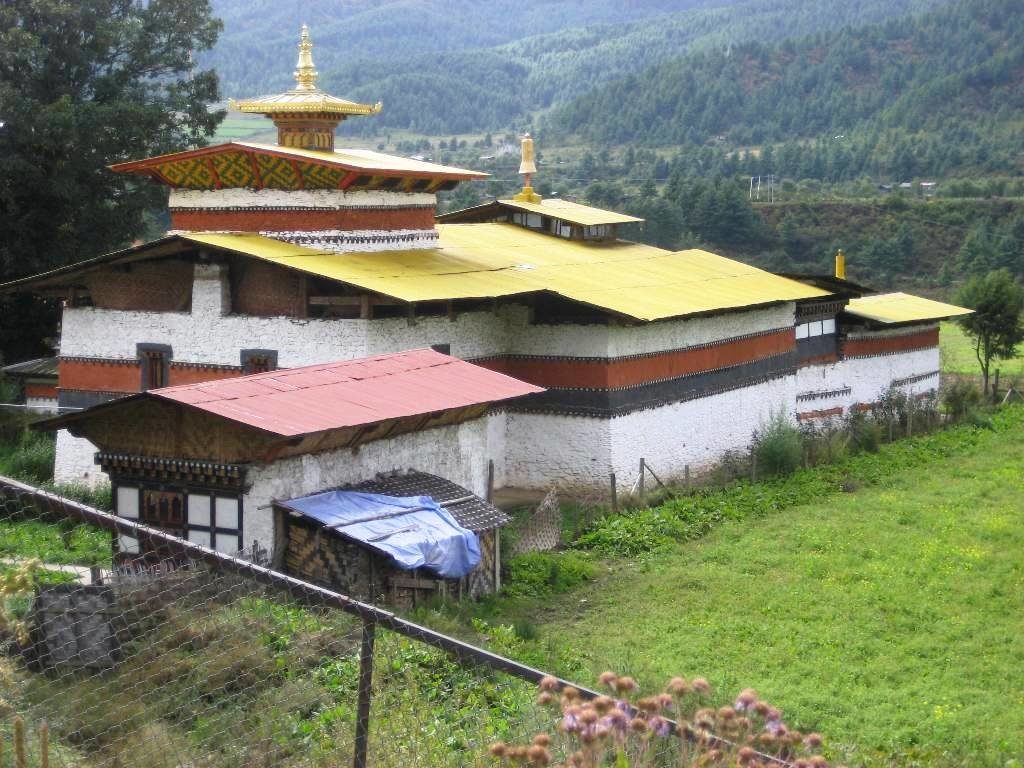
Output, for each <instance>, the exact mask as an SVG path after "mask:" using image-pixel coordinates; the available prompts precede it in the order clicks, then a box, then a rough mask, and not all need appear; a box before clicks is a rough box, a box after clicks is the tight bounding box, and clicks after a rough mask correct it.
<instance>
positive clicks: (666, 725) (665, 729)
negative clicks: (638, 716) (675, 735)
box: [649, 715, 672, 738]
mask: <svg viewBox="0 0 1024 768" xmlns="http://www.w3.org/2000/svg"><path fill="white" fill-rule="evenodd" d="M649 725H650V726H651V730H652V731H654V733H655V734H656V735H658V736H661V737H662V738H665V737H666V736H668V735H669V734H671V733H672V723H670V722H669V721H668V720H667V719H665V718H664V717H662V716H661V715H655V716H654V717H652V718H651V719H650V722H649Z"/></svg>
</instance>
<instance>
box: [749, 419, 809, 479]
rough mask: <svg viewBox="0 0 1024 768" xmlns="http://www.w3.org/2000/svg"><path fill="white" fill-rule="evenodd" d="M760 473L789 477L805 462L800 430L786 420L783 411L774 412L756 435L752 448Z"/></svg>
mask: <svg viewBox="0 0 1024 768" xmlns="http://www.w3.org/2000/svg"><path fill="white" fill-rule="evenodd" d="M751 450H752V453H753V455H754V458H755V459H756V461H757V469H758V472H761V473H762V474H765V475H789V474H792V473H793V472H795V471H796V470H797V468H799V466H800V464H801V463H802V461H803V444H802V442H801V440H800V430H798V429H797V428H796V427H795V426H793V424H792V423H791V422H790V421H789V419H788V418H786V414H785V412H784V411H783V410H781V409H780V410H779V411H777V412H773V413H772V414H771V416H769V417H768V422H767V423H766V424H762V425H761V426H760V427H759V428H758V430H757V431H756V432H755V433H754V440H753V444H752V446H751Z"/></svg>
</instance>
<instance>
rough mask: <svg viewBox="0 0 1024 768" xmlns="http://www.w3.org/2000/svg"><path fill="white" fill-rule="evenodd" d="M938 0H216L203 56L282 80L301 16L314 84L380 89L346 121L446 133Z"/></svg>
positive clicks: (513, 123)
mask: <svg viewBox="0 0 1024 768" xmlns="http://www.w3.org/2000/svg"><path fill="white" fill-rule="evenodd" d="M942 2H943V0H889V1H888V2H887V1H886V0H863V2H858V3H844V2H837V1H836V0H828V1H827V2H820V1H819V2H815V1H814V0H717V1H715V0H645V1H644V2H629V3H622V2H615V1H614V0H595V1H594V2H587V3H576V2H550V1H548V2H545V1H544V0H522V2H511V1H510V0H496V1H495V2H489V3H476V2H467V1H466V0H454V1H453V2H440V0H402V1H398V0H378V2H369V3H368V2H365V1H362V2H355V1H353V0H333V1H332V2H321V3H316V4H314V5H312V6H311V5H309V4H304V3H299V2H298V1H297V0H285V1H284V2H280V1H279V2H271V1H269V0H258V1H257V2H255V3H254V2H241V0H215V1H214V9H215V11H216V12H217V14H218V15H220V16H221V17H222V18H223V19H224V21H225V31H224V34H223V36H222V38H221V41H220V42H219V43H218V45H217V48H216V49H215V51H214V52H213V53H212V55H211V56H210V57H209V58H208V60H207V61H206V62H204V63H206V64H211V65H213V66H215V67H216V68H217V71H218V73H219V74H220V76H221V82H222V89H223V91H224V93H225V94H226V95H229V96H248V95H252V94H255V93H260V92H267V91H273V90H278V89H283V88H286V87H288V86H289V85H290V83H291V79H290V77H291V64H292V59H293V58H294V55H295V54H294V51H295V48H294V47H295V40H296V34H297V30H298V26H299V25H300V24H301V23H303V22H305V23H308V24H309V25H310V26H311V28H312V30H313V36H314V42H315V44H316V61H317V66H318V69H319V70H320V72H321V83H322V85H323V86H324V87H325V88H326V89H328V90H330V91H331V92H333V93H336V94H338V95H341V96H344V97H346V98H353V99H358V100H360V101H369V102H375V101H377V100H378V99H379V100H383V102H384V105H385V108H384V111H383V113H382V114H381V115H379V116H377V117H376V118H375V119H374V120H372V121H358V122H357V121H353V124H352V125H350V126H349V125H347V126H346V127H345V130H346V131H349V132H352V131H355V132H364V133H376V132H379V131H381V130H382V129H384V130H387V129H396V128H397V129H410V130H414V131H417V132H420V133H426V134H433V135H449V134H452V133H465V132H472V131H485V130H505V129H509V128H521V127H524V126H525V125H527V124H529V123H530V121H531V120H532V118H533V117H534V116H535V115H536V114H537V113H538V112H540V111H543V110H546V109H548V108H550V107H552V106H554V105H559V104H563V103H566V102H568V101H571V100H573V99H577V98H580V97H581V96H583V95H584V94H587V93H589V92H590V91H591V90H592V89H593V88H594V87H595V86H598V85H600V84H602V83H608V82H611V81H616V80H621V79H622V78H625V77H627V76H629V75H631V74H633V73H637V72H640V71H643V70H645V69H646V68H648V67H651V66H652V65H655V64H659V63H661V62H665V61H667V60H671V59H677V58H678V57H679V56H680V55H682V54H685V53H687V52H690V51H696V50H717V49H728V48H729V47H730V46H732V45H735V44H738V43H741V42H744V41H751V40H756V41H760V42H761V43H771V42H774V41H778V40H783V39H787V38H789V37H792V36H797V35H805V34H808V33H813V32H817V31H820V30H825V29H833V28H836V27H837V26H841V25H844V24H854V25H857V24H866V23H871V22H875V21H879V20H884V19H890V18H896V17H901V16H904V15H906V14H908V13H913V12H919V11H922V10H927V9H929V8H933V7H936V6H939V5H941V4H942Z"/></svg>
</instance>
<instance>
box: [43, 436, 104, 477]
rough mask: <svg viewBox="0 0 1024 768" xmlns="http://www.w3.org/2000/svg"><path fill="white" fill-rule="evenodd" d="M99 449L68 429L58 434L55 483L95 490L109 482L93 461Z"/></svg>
mask: <svg viewBox="0 0 1024 768" xmlns="http://www.w3.org/2000/svg"><path fill="white" fill-rule="evenodd" d="M97 450H98V449H97V448H96V446H95V445H93V444H92V443H90V442H89V441H88V440H86V439H85V438H81V437H75V436H74V435H72V434H71V433H70V432H68V431H67V430H66V429H61V430H59V431H58V432H57V445H56V453H55V455H54V461H53V481H54V482H55V483H57V484H58V485H65V484H66V485H85V486H88V487H90V488H94V487H96V486H97V485H103V484H104V483H107V482H109V478H108V477H107V476H106V475H105V474H103V470H101V469H100V467H99V465H98V464H96V462H95V461H94V460H93V459H94V457H95V455H96V451H97Z"/></svg>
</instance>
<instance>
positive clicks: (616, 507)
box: [611, 472, 619, 512]
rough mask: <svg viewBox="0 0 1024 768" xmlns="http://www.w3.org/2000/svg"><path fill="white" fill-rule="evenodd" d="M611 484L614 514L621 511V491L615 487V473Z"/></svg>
mask: <svg viewBox="0 0 1024 768" xmlns="http://www.w3.org/2000/svg"><path fill="white" fill-rule="evenodd" d="M611 483H612V512H618V511H619V491H618V489H617V488H616V487H615V473H614V472H612V473H611Z"/></svg>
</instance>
